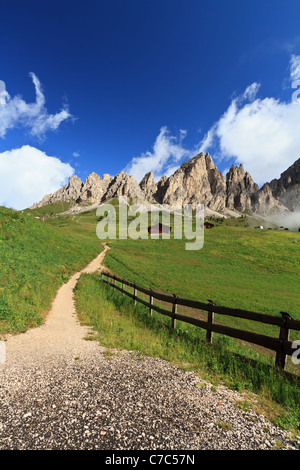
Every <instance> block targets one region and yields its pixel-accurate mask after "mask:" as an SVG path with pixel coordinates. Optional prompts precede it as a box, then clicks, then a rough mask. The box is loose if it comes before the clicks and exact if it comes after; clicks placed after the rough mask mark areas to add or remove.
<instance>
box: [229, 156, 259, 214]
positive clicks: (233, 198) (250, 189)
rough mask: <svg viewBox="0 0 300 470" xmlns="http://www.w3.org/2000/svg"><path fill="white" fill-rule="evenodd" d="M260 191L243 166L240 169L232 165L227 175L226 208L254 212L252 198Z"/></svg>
mask: <svg viewBox="0 0 300 470" xmlns="http://www.w3.org/2000/svg"><path fill="white" fill-rule="evenodd" d="M258 189H259V188H258V185H257V184H256V183H254V181H253V179H252V177H251V176H250V175H249V173H248V172H246V173H245V171H244V167H243V165H242V164H241V165H240V166H239V167H237V166H235V165H232V167H231V168H230V170H229V172H228V173H227V175H226V207H228V208H229V209H236V210H238V211H240V212H247V211H248V212H250V211H252V201H251V196H252V195H253V194H254V193H255V192H256V191H258Z"/></svg>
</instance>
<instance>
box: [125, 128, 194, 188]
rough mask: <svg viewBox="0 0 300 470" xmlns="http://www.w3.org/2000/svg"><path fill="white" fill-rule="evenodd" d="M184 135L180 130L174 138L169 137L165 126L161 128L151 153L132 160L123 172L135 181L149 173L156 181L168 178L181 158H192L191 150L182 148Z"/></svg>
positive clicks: (184, 131)
mask: <svg viewBox="0 0 300 470" xmlns="http://www.w3.org/2000/svg"><path fill="white" fill-rule="evenodd" d="M186 133H187V132H186V130H180V133H179V136H178V137H176V136H172V135H170V132H169V131H168V129H167V127H166V126H164V127H162V128H161V129H160V132H159V135H158V136H157V138H156V140H155V142H154V145H153V149H152V151H151V152H150V151H148V152H145V153H142V154H141V155H140V156H138V157H134V158H132V160H131V162H130V163H129V164H128V165H127V166H126V168H125V169H124V171H125V172H126V173H128V174H131V175H133V176H134V177H135V178H136V179H137V181H140V180H141V179H142V178H143V177H144V175H145V174H146V173H148V172H149V171H152V172H153V176H154V178H155V179H156V180H158V179H159V178H160V177H161V176H163V174H166V175H167V176H169V175H170V174H172V173H173V172H174V171H175V170H176V169H177V168H178V166H179V164H180V162H181V161H182V159H183V158H190V157H191V156H192V153H191V150H188V149H186V148H184V147H183V139H184V138H185V137H186Z"/></svg>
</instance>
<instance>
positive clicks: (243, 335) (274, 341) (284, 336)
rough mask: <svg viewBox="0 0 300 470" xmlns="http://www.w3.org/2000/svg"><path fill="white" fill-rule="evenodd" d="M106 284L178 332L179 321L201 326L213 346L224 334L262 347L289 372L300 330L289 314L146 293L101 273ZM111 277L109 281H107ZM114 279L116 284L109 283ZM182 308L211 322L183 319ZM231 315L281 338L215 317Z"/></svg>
mask: <svg viewBox="0 0 300 470" xmlns="http://www.w3.org/2000/svg"><path fill="white" fill-rule="evenodd" d="M101 275H102V279H103V282H105V283H106V284H109V285H110V286H112V287H113V288H114V289H116V290H118V291H120V292H122V294H123V295H127V296H128V297H130V298H131V299H133V300H134V304H135V305H136V303H137V302H139V303H141V304H143V305H145V306H146V307H148V308H149V311H150V315H152V311H153V310H155V311H156V312H159V313H161V314H162V315H166V316H168V317H170V318H171V320H172V324H171V326H172V328H176V320H178V321H182V322H185V323H189V324H191V325H195V326H198V327H200V328H203V329H204V330H206V340H207V341H208V342H209V343H211V342H212V334H213V332H214V333H220V334H222V335H226V336H230V337H232V338H236V339H239V340H242V341H246V342H249V343H252V344H256V345H258V346H262V347H264V348H266V349H269V350H272V351H275V352H276V358H275V364H276V366H278V367H279V368H281V369H285V366H286V362H287V356H291V355H292V354H293V353H294V352H295V349H294V348H293V343H292V342H291V341H289V336H290V330H296V331H299V330H300V321H298V320H293V318H292V317H291V316H290V315H289V314H288V313H286V312H280V313H281V317H275V316H273V315H267V314H266V315H265V314H263V313H257V312H252V311H248V310H242V309H236V308H229V307H222V306H219V305H216V304H215V303H214V302H213V301H211V300H210V301H209V303H204V302H199V301H197V300H190V299H183V298H181V297H178V296H177V295H175V294H173V295H168V294H163V293H160V292H157V291H154V290H152V289H145V288H144V287H141V286H139V285H137V284H135V283H132V282H129V281H126V280H125V279H121V278H119V277H117V276H114V275H112V274H109V273H107V272H104V271H102V272H101ZM105 276H106V277H107V279H106V280H105V279H104V277H105ZM109 279H111V281H112V282H109ZM116 282H119V283H120V284H121V285H122V287H121V286H118V285H117V284H116ZM125 286H128V287H131V288H133V293H131V292H128V291H127V290H125ZM137 292H141V293H143V294H145V295H148V296H149V302H147V301H146V300H144V299H142V298H140V297H138V296H137ZM154 299H156V300H160V301H162V302H166V303H170V304H171V305H172V309H171V310H167V309H165V308H162V307H159V306H157V305H154V304H153V300H154ZM178 305H181V306H184V307H189V308H193V309H197V310H204V311H206V312H208V318H207V321H204V320H199V319H198V318H193V317H188V316H186V315H181V314H179V313H177V306H178ZM215 313H217V314H220V315H227V316H231V317H237V318H243V319H246V320H252V321H254V322H259V323H264V324H268V325H275V326H277V327H279V328H280V330H279V336H278V338H273V337H271V336H266V335H262V334H258V333H252V332H250V331H245V330H240V329H238V328H232V327H229V326H225V325H219V324H216V323H214V314H215Z"/></svg>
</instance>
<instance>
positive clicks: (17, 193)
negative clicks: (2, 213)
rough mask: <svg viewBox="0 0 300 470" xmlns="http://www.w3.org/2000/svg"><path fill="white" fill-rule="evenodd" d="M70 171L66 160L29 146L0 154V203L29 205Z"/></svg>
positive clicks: (15, 206)
mask: <svg viewBox="0 0 300 470" xmlns="http://www.w3.org/2000/svg"><path fill="white" fill-rule="evenodd" d="M73 174H74V169H73V168H72V167H71V165H69V164H68V163H63V162H62V161H61V160H59V159H58V158H57V157H50V156H48V155H46V154H45V153H44V152H42V151H41V150H39V149H37V148H35V147H31V146H29V145H24V146H23V147H21V148H17V149H12V150H8V151H6V152H3V153H0V206H1V205H2V206H6V207H10V208H13V209H16V210H22V209H25V208H27V207H30V206H31V205H32V204H33V203H35V202H38V201H40V200H41V199H42V198H43V197H44V196H45V195H46V194H49V193H53V192H54V191H56V190H58V189H59V188H61V187H62V186H63V185H64V184H66V183H67V181H68V179H69V178H70V176H72V175H73Z"/></svg>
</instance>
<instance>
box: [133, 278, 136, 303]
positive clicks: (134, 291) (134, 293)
mask: <svg viewBox="0 0 300 470" xmlns="http://www.w3.org/2000/svg"><path fill="white" fill-rule="evenodd" d="M133 295H134V305H136V285H135V283H134V290H133Z"/></svg>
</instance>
